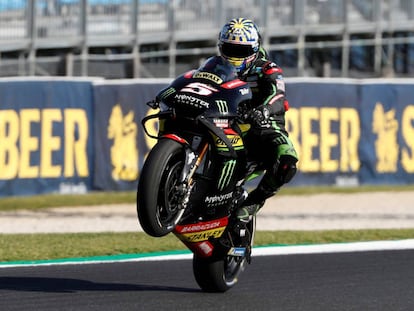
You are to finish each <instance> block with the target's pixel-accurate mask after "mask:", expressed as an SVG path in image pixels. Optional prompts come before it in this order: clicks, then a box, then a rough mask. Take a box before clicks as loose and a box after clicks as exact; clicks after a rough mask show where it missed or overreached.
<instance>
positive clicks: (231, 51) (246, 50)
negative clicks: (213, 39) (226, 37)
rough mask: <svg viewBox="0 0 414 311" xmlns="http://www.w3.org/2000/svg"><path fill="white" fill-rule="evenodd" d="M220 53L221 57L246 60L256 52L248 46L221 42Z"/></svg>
mask: <svg viewBox="0 0 414 311" xmlns="http://www.w3.org/2000/svg"><path fill="white" fill-rule="evenodd" d="M221 53H222V54H223V56H227V57H232V58H233V57H234V58H246V57H249V56H252V55H253V54H255V53H256V52H255V51H254V50H253V47H252V46H251V45H249V44H231V43H226V42H223V43H222V44H221Z"/></svg>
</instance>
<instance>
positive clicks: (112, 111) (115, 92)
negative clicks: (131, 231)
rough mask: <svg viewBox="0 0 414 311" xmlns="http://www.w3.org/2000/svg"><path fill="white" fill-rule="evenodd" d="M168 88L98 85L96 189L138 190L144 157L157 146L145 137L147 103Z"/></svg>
mask: <svg viewBox="0 0 414 311" xmlns="http://www.w3.org/2000/svg"><path fill="white" fill-rule="evenodd" d="M165 85H166V84H165V83H137V82H133V81H132V82H131V83H122V84H117V83H105V82H102V83H97V84H95V86H94V98H95V103H94V107H95V109H94V110H95V123H94V127H95V137H94V140H95V150H96V153H95V159H94V163H95V169H94V187H95V188H96V189H99V190H133V189H136V187H137V179H138V176H139V170H140V168H141V167H142V165H143V162H144V158H145V155H146V154H147V153H148V151H149V149H150V148H151V146H152V145H153V144H154V143H155V140H153V139H150V138H149V137H147V136H145V135H144V133H143V129H142V126H141V119H142V118H143V117H144V116H145V115H146V114H147V113H148V111H149V109H150V108H149V107H148V106H147V105H146V102H148V101H150V100H152V99H154V98H155V96H156V95H157V93H158V92H159V91H160V89H162V88H163V87H164V86H165ZM154 113H155V111H154ZM154 126H155V125H154ZM154 131H156V128H154ZM151 140H152V141H151Z"/></svg>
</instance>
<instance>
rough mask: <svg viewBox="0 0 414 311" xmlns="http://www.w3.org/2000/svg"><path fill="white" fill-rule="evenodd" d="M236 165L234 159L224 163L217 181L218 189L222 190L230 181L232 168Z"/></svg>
mask: <svg viewBox="0 0 414 311" xmlns="http://www.w3.org/2000/svg"><path fill="white" fill-rule="evenodd" d="M235 167H236V160H229V161H227V162H226V163H225V164H224V167H223V169H222V170H221V176H220V179H219V182H218V189H219V190H220V191H221V190H223V189H224V188H225V187H226V186H228V184H229V183H230V179H231V176H233V172H234V168H235Z"/></svg>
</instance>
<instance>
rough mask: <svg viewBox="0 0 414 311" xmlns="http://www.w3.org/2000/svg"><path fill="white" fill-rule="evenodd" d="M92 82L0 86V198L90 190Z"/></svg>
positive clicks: (3, 83) (15, 82) (12, 82)
mask: <svg viewBox="0 0 414 311" xmlns="http://www.w3.org/2000/svg"><path fill="white" fill-rule="evenodd" d="M92 91H93V87H92V81H87V80H83V81H73V80H65V81H63V80H62V81H60V80H45V79H43V80H42V79H35V80H33V81H32V80H19V79H16V80H10V81H6V80H1V81H0V196H8V195H31V194H38V193H54V192H56V193H67V192H70V193H74V192H79V193H84V192H86V191H87V190H88V189H91V188H92V175H91V169H92V167H91V163H93V162H92V160H93V158H92V156H93V152H94V150H93V148H94V147H93V139H92V135H91V133H93V126H91V124H93V122H92V121H93V112H92V100H93V98H92Z"/></svg>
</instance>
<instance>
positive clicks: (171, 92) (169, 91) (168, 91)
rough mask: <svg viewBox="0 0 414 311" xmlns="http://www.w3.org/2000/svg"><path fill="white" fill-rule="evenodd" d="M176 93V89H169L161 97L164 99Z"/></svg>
mask: <svg viewBox="0 0 414 311" xmlns="http://www.w3.org/2000/svg"><path fill="white" fill-rule="evenodd" d="M174 92H175V89H174V88H173V87H169V88H168V89H166V90H165V91H164V92H163V93H162V94H161V95H160V97H161V98H162V99H164V98H166V97H168V96H170V95H171V94H173V93H174Z"/></svg>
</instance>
